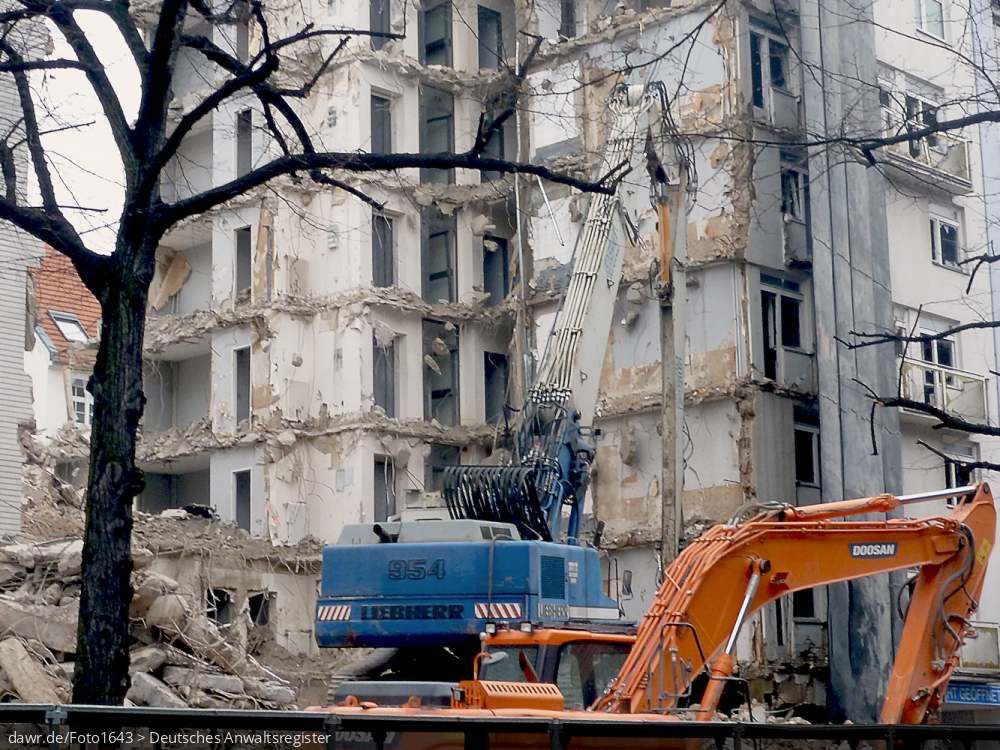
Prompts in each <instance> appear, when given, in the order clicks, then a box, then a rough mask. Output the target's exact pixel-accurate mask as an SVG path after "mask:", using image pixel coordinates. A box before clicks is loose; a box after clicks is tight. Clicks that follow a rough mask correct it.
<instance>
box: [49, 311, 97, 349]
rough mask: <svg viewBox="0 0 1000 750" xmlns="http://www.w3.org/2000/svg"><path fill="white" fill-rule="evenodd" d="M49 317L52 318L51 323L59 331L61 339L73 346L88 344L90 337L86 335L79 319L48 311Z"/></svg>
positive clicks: (69, 314) (71, 315) (70, 315)
mask: <svg viewBox="0 0 1000 750" xmlns="http://www.w3.org/2000/svg"><path fill="white" fill-rule="evenodd" d="M49 317H50V318H52V322H53V323H55V324H56V327H57V328H58V329H59V333H61V334H62V335H63V338H64V339H66V340H67V341H70V342H72V343H74V344H86V343H89V342H90V336H88V335H87V330H86V329H85V328H84V327H83V324H82V323H81V322H80V319H79V318H77V317H76V316H75V315H73V314H71V313H64V312H56V311H54V310H50V311H49Z"/></svg>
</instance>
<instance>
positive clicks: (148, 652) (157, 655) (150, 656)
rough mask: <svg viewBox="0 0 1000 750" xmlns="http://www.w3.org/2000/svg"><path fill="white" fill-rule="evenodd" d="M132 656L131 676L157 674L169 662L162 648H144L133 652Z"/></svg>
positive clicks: (130, 662) (129, 668)
mask: <svg viewBox="0 0 1000 750" xmlns="http://www.w3.org/2000/svg"><path fill="white" fill-rule="evenodd" d="M130 656H131V658H130V659H129V666H128V671H129V674H136V673H137V672H143V673H149V672H155V671H156V670H157V669H159V668H160V667H162V666H163V664H164V662H166V660H167V653H166V651H165V650H164V649H163V648H161V647H160V646H143V647H142V648H137V649H136V650H135V651H133V652H132V653H131V655H130Z"/></svg>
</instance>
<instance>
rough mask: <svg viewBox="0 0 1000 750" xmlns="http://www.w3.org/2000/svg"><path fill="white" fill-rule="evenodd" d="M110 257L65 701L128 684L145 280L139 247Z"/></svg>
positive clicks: (100, 696) (107, 701)
mask: <svg viewBox="0 0 1000 750" xmlns="http://www.w3.org/2000/svg"><path fill="white" fill-rule="evenodd" d="M122 242H123V241H122V239H121V238H120V239H119V245H121V244H122ZM121 249H122V248H119V250H121ZM116 256H117V257H118V258H119V259H121V261H122V262H121V263H119V264H116V265H117V266H118V268H117V269H116V271H117V273H116V278H113V279H108V280H107V281H106V286H105V287H104V292H105V293H104V295H99V299H100V300H101V306H102V318H101V321H102V328H101V331H102V333H101V343H100V349H99V351H98V355H97V361H96V363H95V366H94V375H93V377H92V378H91V381H90V384H89V388H90V389H91V391H92V392H93V394H94V422H93V426H92V428H91V438H90V483H89V488H88V496H87V525H86V531H85V532H84V542H83V569H84V570H85V571H87V574H86V575H84V576H83V579H82V580H83V585H82V591H81V595H80V628H79V633H78V645H77V661H76V672H75V676H74V681H73V702H74V703H89V704H99V705H119V706H120V705H122V703H123V702H124V699H125V693H126V692H127V691H128V688H129V674H128V666H129V654H128V609H129V604H130V602H131V601H132V593H133V592H132V586H131V582H130V578H131V573H132V554H131V535H132V501H133V498H134V497H135V495H136V494H138V493H139V492H140V491H141V490H142V486H143V479H142V474H141V472H140V471H139V470H138V469H137V468H136V465H135V442H136V431H137V429H138V425H139V419H140V418H141V417H142V410H143V406H144V404H145V396H144V395H143V392H142V342H143V331H144V327H145V321H146V315H145V312H146V298H147V293H148V282H147V283H142V282H140V281H137V279H136V277H137V276H139V275H140V274H137V273H136V272H135V269H134V267H132V266H131V263H130V262H129V260H130V259H131V258H134V257H136V256H139V257H141V251H140V253H135V251H132V252H123V253H116ZM123 266H124V267H123Z"/></svg>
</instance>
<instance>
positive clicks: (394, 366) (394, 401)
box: [372, 333, 399, 419]
mask: <svg viewBox="0 0 1000 750" xmlns="http://www.w3.org/2000/svg"><path fill="white" fill-rule="evenodd" d="M380 364H381V367H380ZM383 369H384V375H382V377H381V378H380V374H381V373H382V371H383ZM398 376H399V359H398V353H397V351H396V342H395V340H393V341H390V342H389V343H388V344H387V345H386V346H379V343H378V339H377V338H376V337H375V335H374V333H373V334H372V403H373V404H374V405H375V406H379V407H381V408H382V410H383V411H384V412H385V415H386V416H387V417H388V418H389V419H395V418H396V417H397V416H398V413H397V410H398V405H399V398H398V395H399V394H398V384H399V377H398ZM380 380H383V381H384V383H381V384H380ZM380 385H381V387H380Z"/></svg>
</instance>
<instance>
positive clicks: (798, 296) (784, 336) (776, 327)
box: [755, 273, 812, 382]
mask: <svg viewBox="0 0 1000 750" xmlns="http://www.w3.org/2000/svg"><path fill="white" fill-rule="evenodd" d="M803 286H804V285H803V284H801V283H800V282H797V281H792V280H790V279H782V278H779V277H776V276H771V275H768V274H763V273H762V274H761V276H760V311H761V315H760V332H761V355H762V358H763V359H762V360H761V362H760V365H761V367H756V368H755V369H757V371H758V372H760V374H761V375H763V376H764V377H765V378H767V379H768V380H774V381H776V382H781V381H783V380H784V378H785V377H786V373H785V369H786V366H785V361H784V360H785V355H784V353H783V352H785V351H789V352H793V353H796V354H805V355H811V354H812V335H811V332H810V328H809V325H810V317H809V310H808V309H807V304H806V303H807V299H808V294H807V291H805V290H803ZM767 295H770V296H771V297H773V298H774V303H773V305H772V306H771V307H770V308H769V307H768V305H767V299H766V297H767ZM786 302H789V303H793V304H794V305H795V309H796V310H797V316H796V317H797V320H798V323H797V326H796V328H795V333H796V336H797V343H789V339H788V336H790V334H791V331H786V330H785V329H786V325H785V310H786V304H785V303H786ZM769 309H770V310H771V311H772V312H771V314H770V315H769V314H768V310H769ZM769 321H770V323H771V325H770V326H769V325H768V322H769ZM769 352H773V355H769ZM770 357H773V362H774V373H773V375H770V374H768V373H769V371H770V367H769V358H770Z"/></svg>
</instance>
